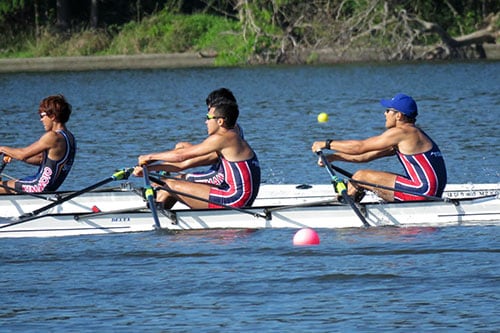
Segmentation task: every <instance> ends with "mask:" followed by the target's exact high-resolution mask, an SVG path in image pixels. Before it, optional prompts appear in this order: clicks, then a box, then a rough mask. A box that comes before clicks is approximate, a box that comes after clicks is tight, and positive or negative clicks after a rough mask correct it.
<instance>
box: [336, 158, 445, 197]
mask: <svg viewBox="0 0 500 333" xmlns="http://www.w3.org/2000/svg"><path fill="white" fill-rule="evenodd" d="M329 165H330V166H331V167H332V168H333V169H334V170H336V171H338V172H339V173H341V174H343V175H344V176H346V177H347V179H348V180H350V181H351V182H353V183H356V184H360V185H366V186H371V187H373V188H380V189H383V190H388V191H394V192H403V193H407V194H411V195H414V196H419V197H422V198H426V199H429V200H434V201H444V202H450V201H452V199H449V198H441V197H436V196H433V195H426V194H421V193H417V192H413V191H410V190H404V189H395V188H394V187H388V186H384V185H378V184H373V183H368V182H364V181H362V180H356V179H352V173H350V172H349V171H346V170H344V169H342V168H340V167H338V166H336V165H333V164H329Z"/></svg>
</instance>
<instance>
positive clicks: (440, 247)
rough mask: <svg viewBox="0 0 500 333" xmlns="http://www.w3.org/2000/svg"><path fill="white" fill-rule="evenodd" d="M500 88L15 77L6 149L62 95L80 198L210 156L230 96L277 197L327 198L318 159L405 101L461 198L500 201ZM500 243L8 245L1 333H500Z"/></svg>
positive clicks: (239, 77)
mask: <svg viewBox="0 0 500 333" xmlns="http://www.w3.org/2000/svg"><path fill="white" fill-rule="evenodd" d="M499 83H500V63H499V62H474V63H440V64H432V65H429V64H407V65H370V64H366V65H339V66H329V67H276V68H273V67H265V68H231V69H228V68H218V69H217V68H216V69H214V68H211V69H178V70H162V71H159V70H155V71H150V70H143V71H102V72H81V73H56V74H47V73H43V74H33V73H31V74H8V75H5V74H2V75H0V88H1V90H0V91H2V98H0V115H1V119H2V120H3V124H4V126H2V127H1V128H0V145H13V146H22V145H26V144H28V143H31V142H32V141H34V140H36V139H37V138H38V137H39V136H40V135H41V134H42V131H43V127H42V125H41V124H40V123H39V119H38V116H37V107H38V103H39V101H40V100H41V99H42V98H43V97H45V96H47V95H49V94H54V93H63V94H64V95H66V96H67V98H68V99H69V101H70V102H71V103H72V104H73V108H74V113H73V115H72V117H71V120H70V122H69V123H68V127H69V128H70V129H71V130H72V131H73V132H74V134H75V135H76V136H77V139H78V143H79V151H78V156H77V160H76V164H75V166H74V169H73V170H72V172H71V174H70V176H69V178H68V180H67V181H66V183H65V184H64V186H63V188H64V189H79V188H82V187H84V186H87V185H90V184H93V183H95V182H97V181H99V180H101V179H103V178H106V177H108V176H109V175H110V174H111V173H113V172H114V170H115V169H116V168H121V167H128V166H133V165H135V163H136V158H137V155H139V154H141V153H145V152H149V151H156V150H164V149H168V148H171V147H173V145H174V144H175V143H176V142H177V141H180V140H189V141H193V142H196V141H200V140H202V139H203V138H204V137H205V136H206V127H205V124H204V115H205V113H206V108H205V103H204V100H205V97H206V95H207V94H208V93H209V92H210V91H211V90H213V89H216V88H219V87H223V86H224V87H228V88H230V89H232V90H233V91H234V93H235V95H236V97H237V98H238V101H239V104H240V109H241V117H240V120H239V122H240V124H241V125H242V127H243V128H244V131H245V137H246V138H247V140H248V141H249V142H250V144H251V145H252V146H253V148H254V149H255V150H256V152H257V154H258V155H259V158H260V161H261V165H262V168H263V180H264V181H265V182H267V183H325V182H328V179H329V177H328V174H327V173H326V171H325V170H324V169H321V168H318V167H316V158H315V156H314V155H313V154H312V152H311V150H310V146H311V143H312V141H314V140H323V139H326V138H364V137H366V136H370V135H376V134H378V133H380V132H381V131H383V129H384V128H383V126H384V115H383V111H384V108H383V107H382V106H381V105H380V104H379V100H380V99H381V98H390V97H392V96H393V95H395V94H396V93H398V92H405V93H407V94H410V95H412V96H413V97H414V98H415V99H416V101H417V103H418V105H419V110H420V116H419V119H418V123H417V124H419V125H420V126H421V127H422V128H423V129H424V130H425V131H426V132H428V133H429V134H430V135H431V136H432V137H433V138H434V139H435V141H436V142H437V143H438V144H439V145H440V147H441V150H442V151H443V153H444V155H445V158H446V162H447V166H448V174H449V182H450V183H463V182H474V183H480V182H482V183H498V182H500V178H499V168H498V162H499V153H498V146H499V135H498V125H499V121H498V117H499V115H500V94H499V89H498V88H499V86H500V85H499ZM319 112H327V113H328V114H329V115H330V121H329V122H328V123H323V124H318V123H317V121H316V116H317V114H318V113H319ZM341 166H342V167H344V168H346V169H349V170H356V169H357V168H360V167H361V166H360V165H349V164H342V165H341ZM369 167H371V168H379V169H387V170H394V171H400V170H401V169H400V166H399V164H398V162H397V161H396V160H395V159H385V160H380V161H377V162H373V163H370V165H369ZM5 172H6V173H8V174H9V175H12V176H15V177H19V176H23V175H26V174H29V173H32V172H33V168H32V167H29V166H25V165H23V164H22V163H20V162H14V163H12V164H11V165H9V166H7V168H6V169H5ZM132 181H133V182H137V184H138V185H140V184H141V182H140V179H133V180H132ZM499 231H500V228H498V227H470V228H466V227H457V228H454V227H453V228H442V229H440V228H437V229H436V228H423V229H422V228H420V229H385V228H384V229H370V230H362V229H359V230H358V229H349V230H318V232H319V235H320V238H321V245H319V246H316V247H294V246H293V245H292V238H293V234H294V230H265V231H257V232H243V231H224V232H222V231H217V232H200V233H195V234H192V233H181V234H175V235H172V234H162V233H155V232H151V233H142V234H130V235H110V236H88V237H66V238H48V239H29V238H27V239H2V240H1V241H0V244H1V251H0V300H1V302H0V327H1V329H0V331H7V332H8V331H18V330H20V331H34V332H40V331H93V332H95V331H99V332H102V331H131V332H137V331H153V332H159V331H172V332H191V331H200V332H221V331H230V332H241V331H246V332H256V331H273V332H290V331H292V332H333V331H340V332H346V331H357V332H381V331H399V332H423V331H426V332H428V331H433V332H444V331H453V332H472V331H474V332H496V331H498V329H499V327H500V320H499V319H498V318H499V317H500V316H499V315H500V310H498V309H499V305H500V303H499V290H500V289H499V287H500V280H499V276H500V261H499V259H498V258H499V255H498V254H499V252H500V248H499V246H498V238H499V235H500V232H499Z"/></svg>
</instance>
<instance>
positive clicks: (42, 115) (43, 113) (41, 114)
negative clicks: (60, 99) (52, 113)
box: [39, 112, 47, 119]
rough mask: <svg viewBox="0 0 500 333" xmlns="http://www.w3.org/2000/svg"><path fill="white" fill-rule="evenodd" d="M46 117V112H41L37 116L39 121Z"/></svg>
mask: <svg viewBox="0 0 500 333" xmlns="http://www.w3.org/2000/svg"><path fill="white" fill-rule="evenodd" d="M46 115H47V113H46V112H42V113H40V114H39V116H40V119H42V118H43V117H45V116H46Z"/></svg>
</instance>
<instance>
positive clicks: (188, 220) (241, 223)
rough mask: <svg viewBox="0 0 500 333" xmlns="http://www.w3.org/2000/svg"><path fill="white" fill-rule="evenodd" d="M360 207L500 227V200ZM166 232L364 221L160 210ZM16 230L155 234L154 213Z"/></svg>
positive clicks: (327, 209) (315, 214)
mask: <svg viewBox="0 0 500 333" xmlns="http://www.w3.org/2000/svg"><path fill="white" fill-rule="evenodd" d="M273 209H275V210H274V211H273ZM360 209H361V211H362V212H363V214H364V215H365V217H366V220H367V222H368V223H369V224H370V226H371V227H382V226H391V227H428V226H433V227H445V226H460V225H462V226H468V225H500V198H499V196H498V195H497V196H495V197H488V198H479V199H463V200H456V201H455V202H409V203H370V204H361V205H360ZM159 218H160V224H161V228H162V229H163V230H171V231H185V230H200V229H203V230H206V229H266V228H294V229H296V228H305V227H309V228H315V229H323V228H325V229H336V228H358V227H363V226H364V225H363V223H362V222H361V220H360V219H359V217H358V216H357V215H356V214H355V213H354V212H353V210H352V208H351V207H350V206H348V205H342V204H332V205H315V206H312V207H294V208H292V207H286V208H284V207H280V208H277V209H276V208H267V209H266V208H264V207H262V208H259V207H255V208H252V209H248V210H245V212H242V211H237V210H232V209H231V210H229V209H210V210H190V209H180V210H172V211H165V212H159ZM15 223H16V222H13V223H12V222H11V223H9V224H10V226H8V227H3V228H2V226H5V225H6V224H3V225H2V224H0V238H5V237H55V236H74V235H94V234H110V233H128V232H144V231H153V230H155V225H154V222H153V218H152V215H151V212H150V211H149V210H148V209H142V210H139V211H138V210H133V211H126V212H124V211H120V212H106V213H99V214H89V213H85V214H81V213H72V214H50V215H43V216H38V217H35V218H33V219H32V220H30V221H24V222H21V223H17V224H15Z"/></svg>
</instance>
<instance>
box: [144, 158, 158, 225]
mask: <svg viewBox="0 0 500 333" xmlns="http://www.w3.org/2000/svg"><path fill="white" fill-rule="evenodd" d="M142 174H143V176H144V189H145V192H144V195H145V197H146V200H147V201H148V204H149V209H150V210H151V214H152V215H153V220H154V222H155V227H156V229H161V225H160V219H159V218H158V212H157V210H156V202H155V193H154V191H153V188H152V187H151V183H150V182H149V172H148V166H147V165H146V164H144V165H143V166H142Z"/></svg>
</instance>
